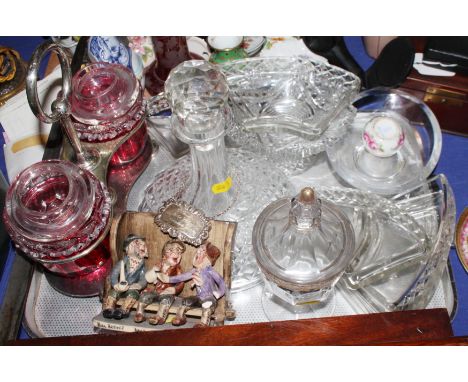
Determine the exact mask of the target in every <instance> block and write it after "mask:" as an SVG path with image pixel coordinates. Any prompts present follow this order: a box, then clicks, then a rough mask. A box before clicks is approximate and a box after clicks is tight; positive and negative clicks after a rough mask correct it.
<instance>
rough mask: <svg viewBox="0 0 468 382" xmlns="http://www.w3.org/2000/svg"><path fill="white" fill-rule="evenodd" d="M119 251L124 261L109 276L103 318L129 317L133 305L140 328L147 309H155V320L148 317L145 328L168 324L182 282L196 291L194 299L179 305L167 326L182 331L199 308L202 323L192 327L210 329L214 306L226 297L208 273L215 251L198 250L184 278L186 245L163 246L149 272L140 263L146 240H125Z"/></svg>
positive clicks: (211, 270) (219, 283)
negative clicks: (180, 328)
mask: <svg viewBox="0 0 468 382" xmlns="http://www.w3.org/2000/svg"><path fill="white" fill-rule="evenodd" d="M123 251H124V254H125V256H124V258H123V259H122V260H120V261H119V262H117V263H116V265H115V266H114V268H113V269H112V272H111V276H110V281H111V289H110V291H109V293H108V295H107V298H106V299H105V301H104V306H103V312H102V314H103V316H104V317H105V318H108V319H109V318H113V319H117V320H120V319H122V318H126V317H129V315H130V311H131V309H132V307H134V306H135V304H136V313H135V315H134V321H135V323H137V324H138V323H142V322H144V321H145V320H146V316H145V309H146V307H147V306H148V305H150V304H153V303H158V304H159V308H158V311H157V314H156V315H153V316H150V317H149V318H148V322H149V323H150V324H151V325H162V324H164V323H165V322H166V320H167V317H168V315H169V310H170V308H171V306H172V304H173V303H174V301H175V297H176V296H177V295H179V294H180V293H181V292H182V290H183V289H184V285H185V282H190V288H195V292H196V294H195V295H194V296H190V297H185V298H182V299H181V300H182V301H181V304H180V306H179V307H178V308H177V313H176V316H175V317H174V318H173V319H172V325H174V326H181V325H184V324H185V323H186V322H187V318H186V313H187V311H188V310H190V309H192V308H201V319H200V322H199V323H198V324H197V325H195V326H196V327H204V326H209V324H210V319H211V315H212V314H213V313H214V310H215V308H216V305H217V300H219V299H220V298H221V297H223V296H224V294H225V291H226V286H225V283H224V280H223V278H222V277H221V276H220V275H219V274H218V272H216V271H215V269H214V268H213V266H214V265H215V263H216V260H217V259H218V257H219V256H220V254H221V251H220V250H219V249H218V248H217V247H216V246H215V245H213V244H212V243H210V242H208V241H207V242H205V243H203V244H201V245H200V246H199V247H198V248H197V250H196V252H195V255H194V257H193V260H192V265H193V268H192V269H191V270H189V271H187V272H183V270H182V268H181V266H180V262H181V259H182V256H183V254H184V253H185V251H186V245H185V244H184V243H183V242H182V241H180V240H169V241H167V242H166V243H165V244H164V246H163V249H162V258H161V262H160V263H159V264H156V265H155V266H153V267H152V268H151V269H149V270H147V269H146V268H145V261H144V260H145V258H146V257H148V249H147V245H146V242H145V238H143V237H140V236H137V235H134V234H129V235H128V236H127V238H126V239H125V240H124V243H123ZM119 299H123V302H122V304H121V306H120V307H118V308H117V307H116V306H117V301H118V300H119Z"/></svg>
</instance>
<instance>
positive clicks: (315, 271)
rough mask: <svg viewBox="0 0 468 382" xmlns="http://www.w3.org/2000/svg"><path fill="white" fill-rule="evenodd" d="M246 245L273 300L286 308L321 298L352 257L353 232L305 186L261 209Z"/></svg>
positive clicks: (341, 215)
mask: <svg viewBox="0 0 468 382" xmlns="http://www.w3.org/2000/svg"><path fill="white" fill-rule="evenodd" d="M252 244H253V249H254V253H255V257H256V260H257V263H258V265H259V267H260V269H261V270H262V273H263V275H264V276H265V279H266V280H265V282H266V284H267V287H268V288H269V289H270V290H271V292H272V293H273V294H274V295H275V296H276V297H277V298H279V299H281V300H283V301H284V302H286V303H287V304H289V305H291V306H299V305H304V304H314V303H320V302H323V301H325V300H327V298H328V297H329V295H330V292H331V290H332V288H333V287H334V285H335V284H336V283H337V281H338V280H339V279H340V277H341V276H342V274H343V273H344V271H345V269H346V267H347V266H348V264H349V263H350V262H351V260H352V259H353V255H354V230H353V227H352V225H351V222H350V221H349V219H348V218H347V217H346V215H345V214H344V213H343V212H341V211H340V209H339V208H338V207H336V206H335V205H333V204H331V203H329V202H327V201H324V200H320V199H319V198H318V197H317V195H316V194H315V192H314V190H313V189H312V188H310V187H306V188H304V189H302V190H301V192H300V193H299V195H297V196H296V197H294V198H292V199H289V198H282V199H279V200H277V201H275V202H273V203H271V204H270V205H269V206H267V207H266V208H265V209H264V210H263V211H262V213H261V214H260V216H259V217H258V219H257V221H256V222H255V226H254V229H253V233H252ZM266 313H267V315H268V312H266Z"/></svg>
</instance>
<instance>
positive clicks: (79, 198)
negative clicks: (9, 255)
mask: <svg viewBox="0 0 468 382" xmlns="http://www.w3.org/2000/svg"><path fill="white" fill-rule="evenodd" d="M3 220H4V222H5V227H6V229H7V231H8V233H9V235H10V236H11V238H12V240H13V242H14V243H15V246H16V248H17V249H19V250H20V251H21V252H23V253H24V254H25V255H26V256H28V257H29V258H31V259H32V260H34V261H36V262H38V263H40V264H41V265H42V266H43V267H44V268H45V269H46V270H47V271H46V273H45V274H46V277H47V278H48V280H49V283H50V284H51V285H52V286H53V287H54V288H55V289H57V290H58V291H60V292H62V293H64V294H66V295H71V296H79V297H83V296H93V295H97V294H99V293H100V292H101V290H102V287H103V282H104V280H105V277H106V275H107V273H108V271H109V269H110V266H111V261H110V252H109V248H108V243H107V233H108V232H109V229H110V222H111V198H110V196H109V193H108V191H107V189H106V187H105V186H104V184H102V183H101V182H100V181H99V180H98V179H97V178H96V177H95V176H94V175H93V174H92V173H90V172H89V171H87V170H83V169H81V168H80V167H78V166H77V165H75V164H73V163H71V162H68V161H60V160H48V161H42V162H38V163H35V164H33V165H31V166H30V167H27V168H26V169H24V170H23V171H22V172H21V173H20V174H18V175H17V177H16V178H15V179H14V180H13V182H12V183H11V186H10V187H9V189H8V192H7V195H6V199H5V209H4V212H3Z"/></svg>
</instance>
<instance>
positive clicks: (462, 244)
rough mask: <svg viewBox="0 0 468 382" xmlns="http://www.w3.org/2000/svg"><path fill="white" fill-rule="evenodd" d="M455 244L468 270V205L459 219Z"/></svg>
mask: <svg viewBox="0 0 468 382" xmlns="http://www.w3.org/2000/svg"><path fill="white" fill-rule="evenodd" d="M455 245H456V247H457V253H458V257H459V258H460V261H461V263H462V265H463V267H464V268H465V271H467V272H468V207H467V208H465V210H464V211H463V212H462V214H461V216H460V219H459V220H458V223H457V231H456V234H455Z"/></svg>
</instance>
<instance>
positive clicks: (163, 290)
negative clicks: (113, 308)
mask: <svg viewBox="0 0 468 382" xmlns="http://www.w3.org/2000/svg"><path fill="white" fill-rule="evenodd" d="M184 252H185V245H184V243H182V242H181V241H179V240H170V241H168V242H166V244H164V247H163V249H162V261H161V264H157V265H156V266H154V267H153V268H152V269H151V270H149V271H148V272H146V275H145V277H146V281H147V282H148V283H149V285H148V286H147V287H146V288H145V289H144V290H143V291H142V292H141V294H140V298H139V300H138V306H137V312H136V314H135V317H134V321H135V322H136V323H140V322H143V321H145V319H146V317H145V308H146V307H147V306H148V305H149V304H152V303H155V302H158V303H159V309H158V313H157V315H155V316H152V317H150V318H149V320H148V322H149V323H150V324H152V325H162V324H164V323H165V322H166V319H167V316H168V314H169V309H170V307H171V305H172V304H173V302H174V296H176V295H178V294H179V293H180V292H182V290H183V289H184V283H183V282H182V281H180V282H177V283H165V282H161V281H160V280H158V278H157V273H158V272H162V273H163V274H165V275H167V276H169V277H170V276H177V275H180V274H181V273H182V269H181V268H180V260H181V259H182V254H183V253H184Z"/></svg>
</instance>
